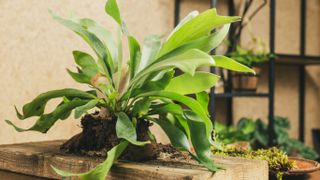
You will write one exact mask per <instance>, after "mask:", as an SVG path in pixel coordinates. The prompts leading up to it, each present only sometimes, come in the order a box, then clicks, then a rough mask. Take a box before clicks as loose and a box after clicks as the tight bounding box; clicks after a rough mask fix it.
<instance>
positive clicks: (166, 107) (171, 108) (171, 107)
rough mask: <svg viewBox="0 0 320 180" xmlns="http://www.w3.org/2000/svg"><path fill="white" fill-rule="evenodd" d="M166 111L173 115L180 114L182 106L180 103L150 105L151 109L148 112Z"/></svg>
mask: <svg viewBox="0 0 320 180" xmlns="http://www.w3.org/2000/svg"><path fill="white" fill-rule="evenodd" d="M166 113H171V114H174V115H182V108H181V106H180V105H178V104H174V103H169V104H158V105H152V106H151V111H150V113H149V114H166Z"/></svg>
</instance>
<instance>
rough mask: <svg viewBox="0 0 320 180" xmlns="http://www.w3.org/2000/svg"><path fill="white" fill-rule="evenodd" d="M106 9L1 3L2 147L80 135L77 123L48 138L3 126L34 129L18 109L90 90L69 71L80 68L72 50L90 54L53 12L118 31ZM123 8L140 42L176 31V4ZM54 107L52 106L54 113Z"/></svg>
mask: <svg viewBox="0 0 320 180" xmlns="http://www.w3.org/2000/svg"><path fill="white" fill-rule="evenodd" d="M104 3H105V0H95V1H92V0H81V1H78V0H64V1H56V0H45V1H39V0H1V1H0V9H1V11H0V24H1V26H0V57H1V58H0V74H1V76H0V82H1V83H0V84H1V90H0V92H1V95H0V102H1V103H0V117H1V120H0V127H1V130H0V144H5V143H16V142H25V141H36V140H47V139H61V138H64V139H66V138H69V137H70V136H71V135H73V134H75V133H77V132H78V131H79V130H80V128H79V120H75V119H73V118H72V117H70V118H69V119H67V120H65V121H59V122H57V123H56V125H55V126H54V127H53V128H52V129H51V130H50V131H49V132H48V133H47V134H40V133H37V132H25V133H17V132H15V131H14V130H13V128H11V127H9V126H8V125H7V124H5V123H4V121H3V120H4V119H10V120H13V121H14V122H16V123H17V124H18V125H20V126H22V127H29V126H31V125H32V123H33V122H34V120H35V119H30V120H25V121H18V120H17V118H16V117H15V111H14V108H13V105H14V104H15V105H17V107H18V108H19V109H20V108H21V107H22V105H23V104H25V103H27V102H29V101H30V100H32V99H33V98H34V97H35V96H36V95H38V94H39V93H41V92H45V91H48V90H53V89H59V88H64V87H77V88H81V89H87V87H86V86H81V85H79V84H77V83H75V82H74V81H73V80H72V79H71V78H70V77H69V76H68V75H67V73H66V71H65V69H66V68H75V64H74V62H73V58H72V54H71V51H72V50H85V51H87V50H88V51H89V48H88V47H87V45H86V44H85V43H84V42H83V41H82V40H81V39H80V37H78V36H77V35H76V34H75V33H73V32H71V31H69V30H68V29H66V28H65V27H63V26H62V25H60V24H58V23H57V22H55V21H54V20H53V19H52V18H51V17H50V15H49V13H48V9H52V10H53V11H55V12H57V13H59V14H61V15H65V16H69V15H72V14H74V15H75V16H79V17H90V18H93V19H96V20H98V21H99V22H101V23H103V24H104V25H106V26H107V27H113V26H112V25H113V23H111V22H112V21H111V19H110V18H107V16H106V15H105V13H104ZM119 3H120V8H121V9H122V12H123V13H122V15H123V16H124V18H125V19H126V23H127V25H128V27H129V29H130V31H131V33H132V34H134V35H136V36H137V38H138V40H139V41H140V42H142V41H143V38H144V37H145V36H146V35H148V34H165V33H167V32H168V31H169V30H170V29H172V27H173V18H172V17H173V1H171V0H159V1H150V0H139V1H138V0H119ZM111 29H113V28H111ZM90 52H91V51H90ZM55 103H57V102H53V103H50V105H49V109H52V108H53V107H54V104H55Z"/></svg>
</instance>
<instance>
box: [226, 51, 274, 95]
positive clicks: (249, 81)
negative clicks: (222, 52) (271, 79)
mask: <svg viewBox="0 0 320 180" xmlns="http://www.w3.org/2000/svg"><path fill="white" fill-rule="evenodd" d="M229 57H231V58H232V59H234V60H236V61H238V62H239V63H241V64H243V65H246V66H248V67H251V68H252V69H253V70H254V71H255V72H256V74H254V75H253V74H248V73H237V72H233V73H231V75H232V88H233V90H235V91H256V90H257V86H258V80H259V77H260V72H261V63H263V62H265V61H268V60H269V59H270V58H272V57H273V55H272V54H270V53H267V52H266V51H255V50H253V49H244V48H241V47H240V46H237V48H236V50H235V51H234V52H231V53H229Z"/></svg>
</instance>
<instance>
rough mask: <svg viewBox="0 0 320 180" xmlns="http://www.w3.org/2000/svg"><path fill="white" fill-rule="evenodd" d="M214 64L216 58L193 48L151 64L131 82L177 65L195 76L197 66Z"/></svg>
mask: <svg viewBox="0 0 320 180" xmlns="http://www.w3.org/2000/svg"><path fill="white" fill-rule="evenodd" d="M214 64H215V63H214V60H213V59H212V58H211V56H209V55H208V54H206V53H204V52H202V51H200V50H197V49H191V50H188V51H186V52H185V53H183V54H180V55H177V56H174V57H170V58H168V59H164V60H162V61H156V62H154V63H152V64H151V65H150V66H148V67H146V68H145V69H144V70H142V71H141V72H140V73H138V74H137V76H136V77H135V78H134V80H133V82H131V83H135V82H136V81H139V80H141V79H142V78H143V77H145V76H147V75H149V74H150V73H153V72H155V71H163V70H166V69H170V68H175V67H177V68H179V69H180V70H182V71H183V72H185V73H188V74H190V75H191V76H193V75H194V73H195V70H196V68H198V67H200V66H205V65H214Z"/></svg>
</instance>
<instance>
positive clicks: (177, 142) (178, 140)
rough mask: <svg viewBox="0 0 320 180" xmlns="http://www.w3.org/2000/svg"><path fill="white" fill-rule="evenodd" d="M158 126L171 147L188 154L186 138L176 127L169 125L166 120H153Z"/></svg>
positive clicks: (188, 147) (188, 146)
mask: <svg viewBox="0 0 320 180" xmlns="http://www.w3.org/2000/svg"><path fill="white" fill-rule="evenodd" d="M153 121H154V122H155V123H157V124H159V125H160V127H161V128H162V129H163V131H164V132H165V133H166V134H167V136H168V138H169V139H170V142H171V144H172V145H173V147H175V148H177V149H181V150H185V151H189V152H190V145H189V141H188V138H187V136H186V135H185V134H184V133H183V131H181V130H180V129H179V128H178V127H176V126H175V125H173V124H171V123H170V121H168V120H167V119H153Z"/></svg>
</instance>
